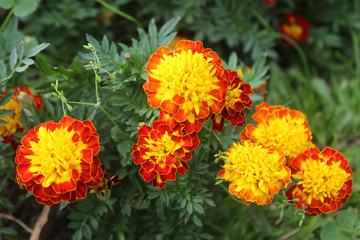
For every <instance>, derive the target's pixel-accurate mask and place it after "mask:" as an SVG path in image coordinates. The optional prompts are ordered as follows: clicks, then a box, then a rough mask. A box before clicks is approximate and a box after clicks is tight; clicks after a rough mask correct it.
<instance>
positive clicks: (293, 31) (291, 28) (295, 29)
mask: <svg viewBox="0 0 360 240" xmlns="http://www.w3.org/2000/svg"><path fill="white" fill-rule="evenodd" d="M284 29H285V31H286V32H287V33H289V35H290V36H292V37H293V38H295V39H298V38H299V37H300V36H301V35H302V33H303V29H302V27H301V26H299V25H297V24H290V25H285V26H284Z"/></svg>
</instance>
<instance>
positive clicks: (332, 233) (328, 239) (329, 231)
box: [320, 221, 341, 240]
mask: <svg viewBox="0 0 360 240" xmlns="http://www.w3.org/2000/svg"><path fill="white" fill-rule="evenodd" d="M320 239H321V240H341V235H340V233H339V232H338V230H337V229H336V224H335V222H334V221H331V222H328V223H327V224H326V225H325V226H324V227H323V228H322V229H321V232H320Z"/></svg>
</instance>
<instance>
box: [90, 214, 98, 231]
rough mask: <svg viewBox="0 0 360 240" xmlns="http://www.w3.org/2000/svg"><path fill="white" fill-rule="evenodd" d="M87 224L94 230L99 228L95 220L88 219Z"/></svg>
mask: <svg viewBox="0 0 360 240" xmlns="http://www.w3.org/2000/svg"><path fill="white" fill-rule="evenodd" d="M89 222H90V224H91V226H92V227H93V228H94V229H95V230H96V229H98V228H99V222H98V221H97V220H96V219H95V218H93V217H90V219H89Z"/></svg>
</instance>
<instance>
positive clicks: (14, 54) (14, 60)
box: [9, 47, 18, 70]
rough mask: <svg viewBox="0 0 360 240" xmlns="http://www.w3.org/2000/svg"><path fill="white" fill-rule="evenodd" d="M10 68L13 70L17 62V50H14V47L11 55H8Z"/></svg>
mask: <svg viewBox="0 0 360 240" xmlns="http://www.w3.org/2000/svg"><path fill="white" fill-rule="evenodd" d="M9 60H10V68H11V70H14V68H15V65H16V63H17V60H18V55H17V50H16V47H14V48H13V49H12V50H11V53H10V59H9Z"/></svg>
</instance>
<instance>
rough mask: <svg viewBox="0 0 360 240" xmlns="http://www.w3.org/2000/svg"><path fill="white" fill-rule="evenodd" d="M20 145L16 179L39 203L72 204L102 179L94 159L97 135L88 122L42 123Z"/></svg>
mask: <svg viewBox="0 0 360 240" xmlns="http://www.w3.org/2000/svg"><path fill="white" fill-rule="evenodd" d="M21 144H22V145H20V147H19V148H18V149H17V152H16V158H15V163H16V164H17V165H18V166H17V175H16V178H17V180H18V183H19V184H20V185H24V186H25V188H26V189H27V190H28V191H29V192H32V194H33V195H34V196H35V198H36V201H37V202H38V203H43V204H46V205H48V206H52V205H53V204H57V203H60V202H61V201H69V202H75V201H76V200H77V199H81V198H85V197H86V194H87V187H88V186H89V187H96V186H98V185H99V184H100V182H101V180H102V178H103V177H104V173H103V171H102V169H101V167H100V160H99V158H98V157H96V156H95V154H97V153H98V152H99V150H100V144H99V135H98V134H97V133H96V129H95V127H94V125H93V124H92V122H91V121H88V120H85V121H79V120H75V119H73V118H71V117H63V118H62V119H61V121H60V122H59V123H55V122H53V121H49V122H45V123H43V124H40V125H38V126H36V127H35V128H34V129H31V130H30V131H29V132H28V133H27V134H26V135H25V136H24V137H23V138H22V139H21Z"/></svg>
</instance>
